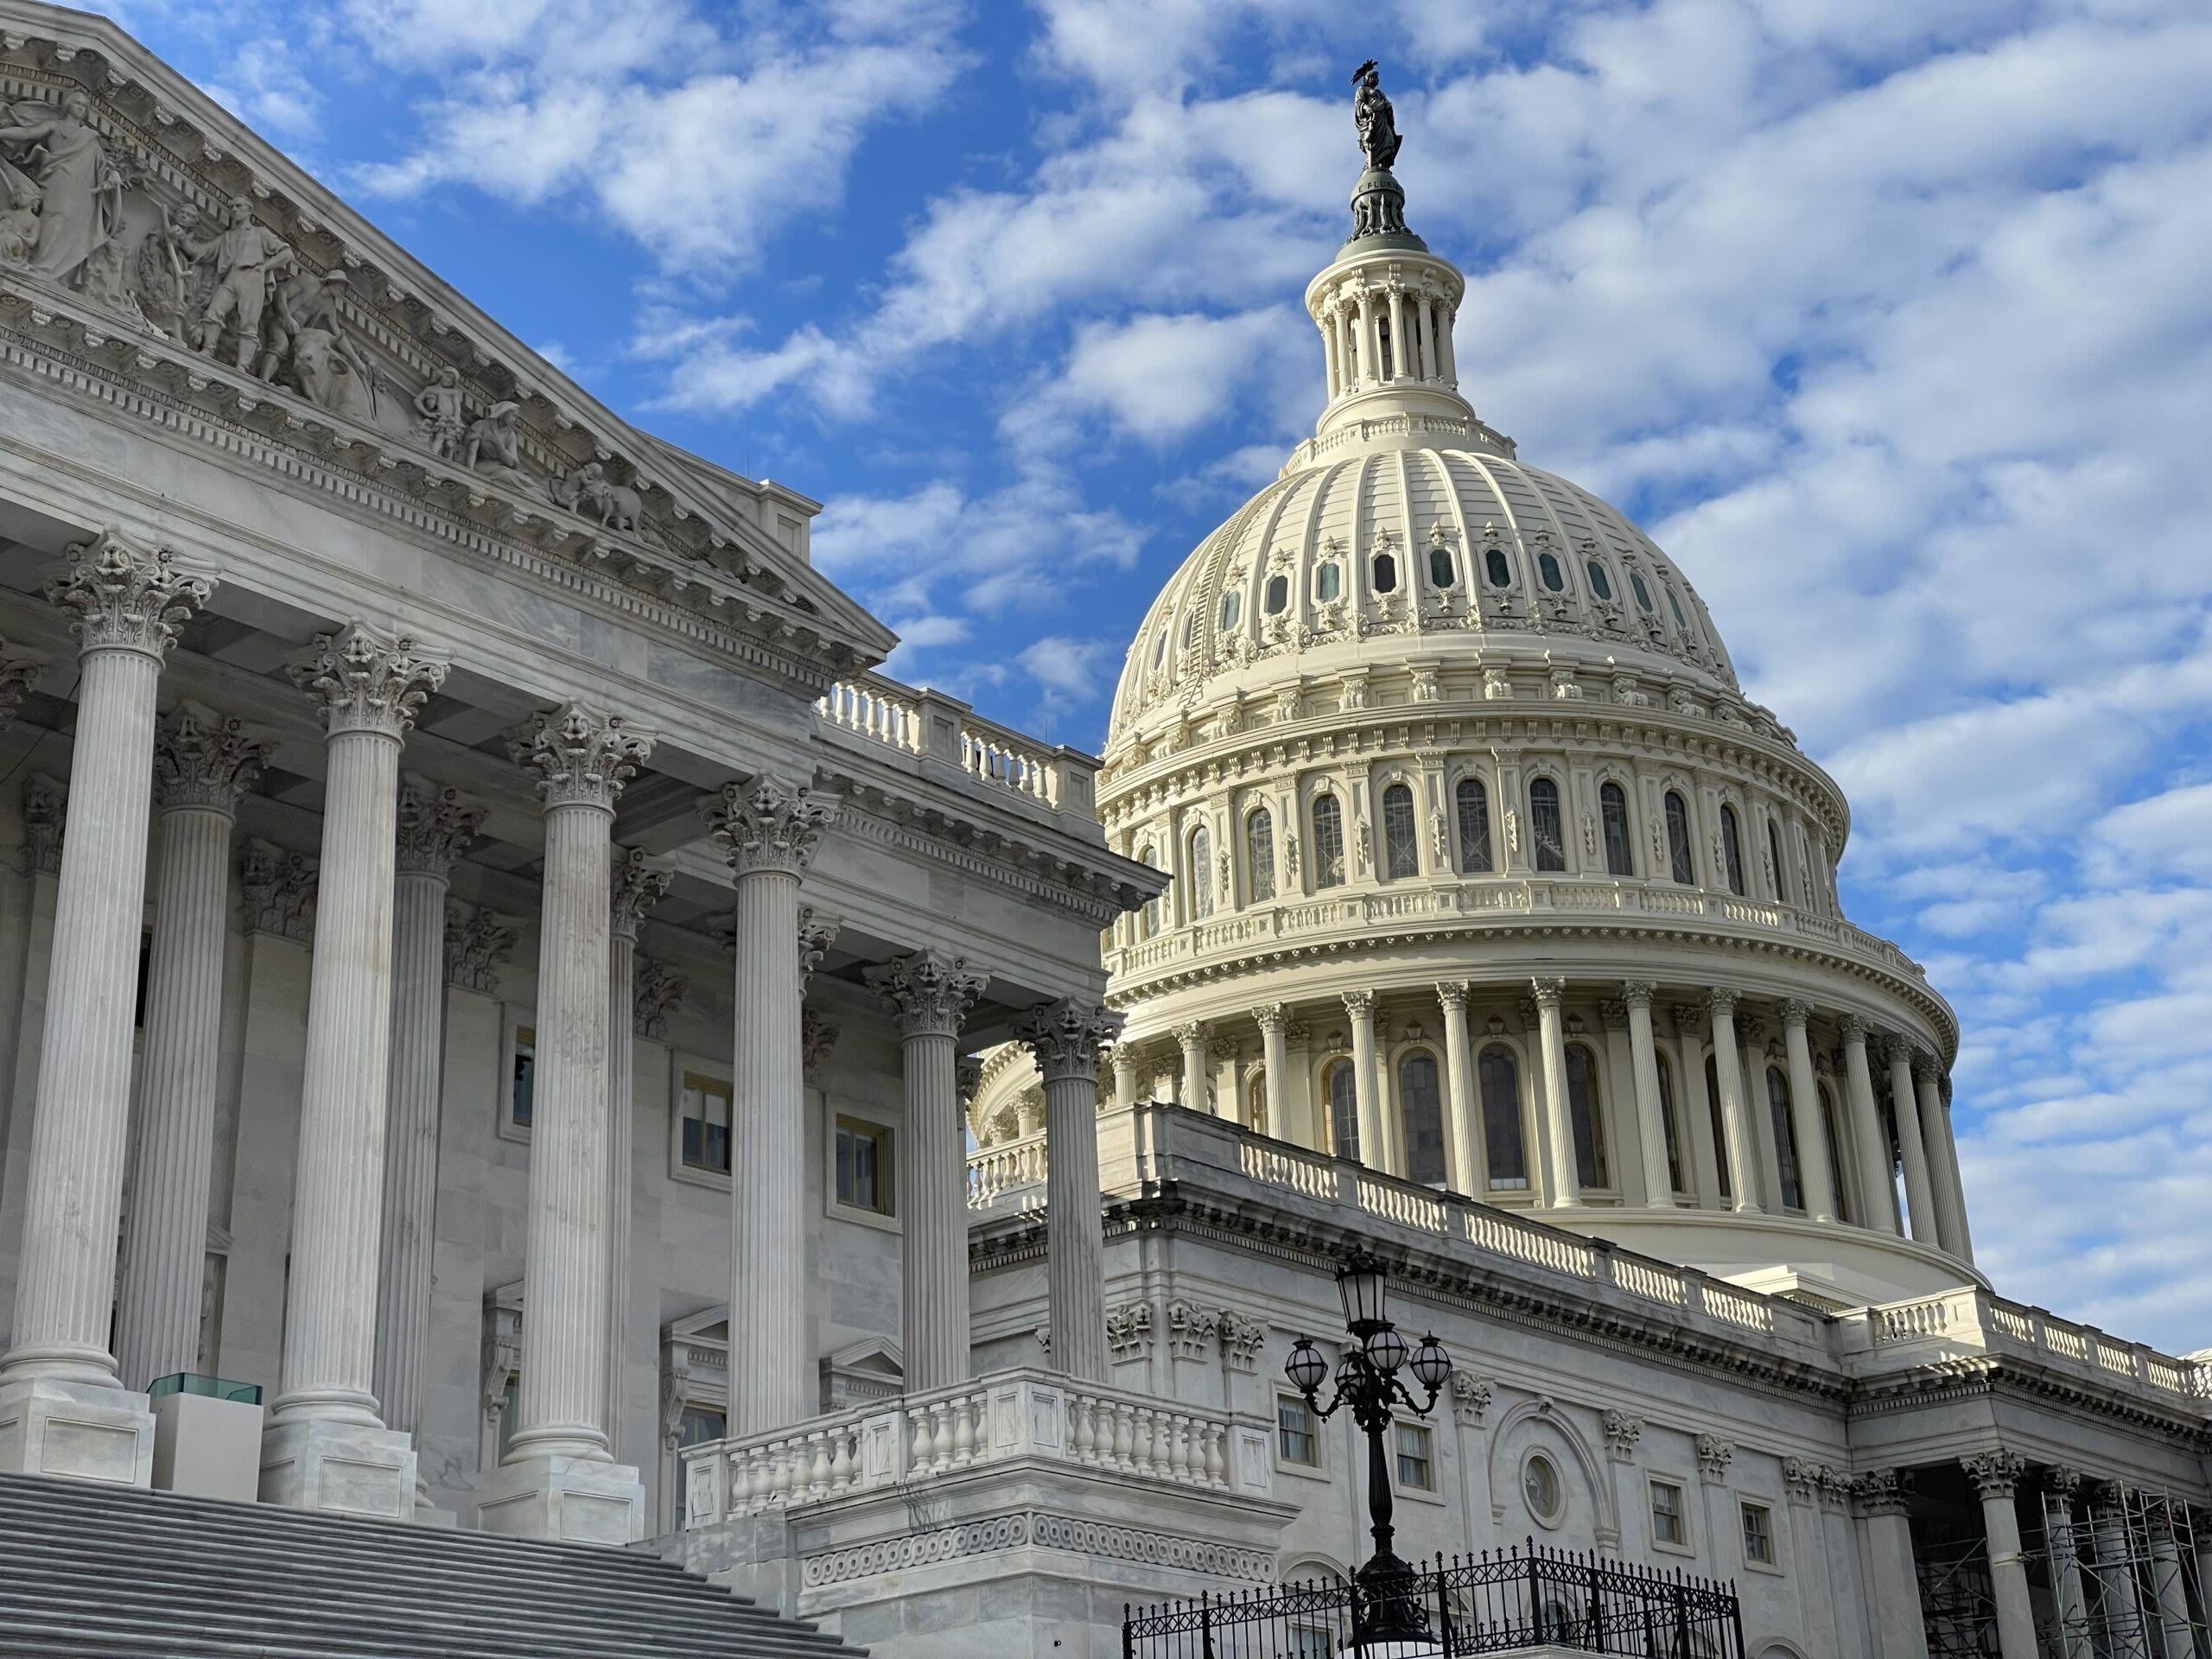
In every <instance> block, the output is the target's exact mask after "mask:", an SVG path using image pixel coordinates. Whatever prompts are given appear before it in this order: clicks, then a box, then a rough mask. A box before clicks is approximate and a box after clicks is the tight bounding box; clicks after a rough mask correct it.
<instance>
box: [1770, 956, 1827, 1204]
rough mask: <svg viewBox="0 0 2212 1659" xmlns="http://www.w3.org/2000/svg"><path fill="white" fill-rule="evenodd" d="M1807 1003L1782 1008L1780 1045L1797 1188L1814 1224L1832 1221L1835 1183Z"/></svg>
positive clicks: (1797, 1002) (1810, 1017)
mask: <svg viewBox="0 0 2212 1659" xmlns="http://www.w3.org/2000/svg"><path fill="white" fill-rule="evenodd" d="M1812 1017H1813V1007H1812V1004H1810V1003H1809V1002H1802V1001H1795V1000H1793V1001H1788V1002H1785V1003H1783V1005H1782V1043H1783V1052H1784V1053H1785V1054H1786V1055H1787V1056H1788V1057H1789V1119H1790V1122H1793V1123H1795V1124H1796V1126H1797V1185H1798V1186H1799V1188H1800V1190H1802V1192H1803V1193H1804V1196H1805V1213H1806V1214H1807V1215H1808V1216H1810V1217H1812V1218H1813V1219H1814V1220H1815V1221H1834V1219H1835V1182H1834V1179H1832V1178H1831V1177H1830V1175H1829V1171H1830V1169H1831V1168H1832V1167H1833V1165H1832V1163H1831V1161H1830V1160H1829V1158H1828V1130H1827V1122H1826V1121H1825V1119H1823V1117H1822V1116H1821V1095H1820V1085H1819V1084H1816V1083H1815V1082H1814V1081H1813V1047H1812V1044H1811V1041H1810V1040H1809V1039H1808V1037H1807V1035H1806V1029H1805V1028H1806V1025H1807V1022H1808V1021H1809V1020H1811V1019H1812Z"/></svg>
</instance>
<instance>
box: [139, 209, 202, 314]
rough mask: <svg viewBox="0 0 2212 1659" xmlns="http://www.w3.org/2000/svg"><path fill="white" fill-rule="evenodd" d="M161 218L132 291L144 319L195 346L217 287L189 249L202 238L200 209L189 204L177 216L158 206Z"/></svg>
mask: <svg viewBox="0 0 2212 1659" xmlns="http://www.w3.org/2000/svg"><path fill="white" fill-rule="evenodd" d="M155 210H156V213H159V214H160V219H159V221H158V222H157V223H156V226H154V228H153V229H152V230H150V231H149V232H146V234H145V237H144V238H143V239H142V240H141V241H140V242H139V244H138V258H137V270H136V271H135V272H134V273H133V278H132V283H133V288H134V291H135V292H136V294H137V300H138V309H139V310H140V312H141V313H143V315H144V316H145V318H146V321H148V322H149V323H151V324H152V325H153V326H154V327H156V328H158V329H159V330H161V332H162V333H163V334H167V335H168V337H169V338H170V339H172V340H181V341H182V342H184V343H185V344H186V345H188V346H189V345H193V344H194V343H195V340H196V339H197V336H198V334H199V323H200V318H201V317H202V316H203V315H206V314H207V302H208V300H209V299H210V298H211V297H212V296H213V293H214V289H215V273H214V271H213V269H212V267H211V265H210V264H209V261H208V260H207V258H206V257H195V256H194V254H193V252H192V251H191V245H192V243H193V242H194V239H195V238H198V236H199V235H200V210H199V208H197V207H194V206H193V205H192V204H191V203H190V202H182V203H180V204H179V205H178V207H176V209H175V212H171V211H170V210H169V209H168V207H164V206H162V204H160V203H159V202H156V204H155Z"/></svg>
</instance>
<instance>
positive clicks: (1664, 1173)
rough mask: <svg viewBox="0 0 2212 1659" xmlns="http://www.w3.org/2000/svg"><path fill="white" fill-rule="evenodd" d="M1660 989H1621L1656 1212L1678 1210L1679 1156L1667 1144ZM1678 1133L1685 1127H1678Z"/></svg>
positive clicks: (1631, 985) (1636, 982) (1632, 985)
mask: <svg viewBox="0 0 2212 1659" xmlns="http://www.w3.org/2000/svg"><path fill="white" fill-rule="evenodd" d="M1657 994H1658V987H1657V986H1656V985H1654V984H1653V983H1652V982H1650V981H1649V980H1648V979H1632V980H1630V981H1629V982H1627V983H1626V984H1624V985H1623V986H1622V987H1621V1001H1622V1002H1623V1003H1624V1004H1625V1005H1626V1007H1627V1008H1628V1057H1629V1076H1630V1082H1631V1084H1633V1086H1634V1088H1635V1090H1636V1128H1637V1135H1638V1136H1639V1138H1640V1139H1641V1141H1642V1142H1643V1187H1644V1198H1643V1201H1644V1203H1645V1204H1646V1205H1648V1206H1649V1207H1650V1208H1651V1209H1654V1210H1672V1209H1674V1208H1675V1179H1674V1173H1673V1171H1674V1166H1675V1158H1676V1157H1678V1156H1679V1155H1680V1154H1679V1153H1670V1151H1669V1147H1668V1144H1667V1114H1666V1110H1665V1109H1664V1107H1663V1106H1662V1104H1661V1103H1660V1098H1659V1048H1658V1045H1657V1044H1656V1042H1655V1041H1654V1040H1653V1038H1652V1034H1651V999H1652V998H1653V997H1654V996H1655V995H1657ZM1675 1131H1676V1133H1677V1134H1679V1133H1680V1132H1681V1125H1680V1124H1676V1125H1675Z"/></svg>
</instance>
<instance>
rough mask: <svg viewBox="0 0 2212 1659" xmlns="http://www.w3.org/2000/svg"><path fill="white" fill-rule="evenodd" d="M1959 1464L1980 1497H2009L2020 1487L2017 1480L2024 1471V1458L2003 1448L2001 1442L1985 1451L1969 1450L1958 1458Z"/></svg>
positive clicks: (2025, 1464)
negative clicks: (1965, 1454)
mask: <svg viewBox="0 0 2212 1659" xmlns="http://www.w3.org/2000/svg"><path fill="white" fill-rule="evenodd" d="M1959 1467H1960V1468H1961V1469H1963V1470H1965V1471H1967V1479H1968V1480H1970V1481H1972V1482H1973V1483H1974V1491H1977V1492H1979V1493H1980V1495H1981V1496H1982V1497H1984V1498H1992V1497H2012V1494H2013V1493H2015V1492H2017V1491H2019V1490H2020V1481H2021V1478H2022V1477H2024V1475H2025V1474H2026V1473H2027V1472H2028V1460H2027V1459H2025V1458H2024V1457H2022V1456H2020V1455H2019V1453H2018V1452H2007V1451H2006V1450H2005V1448H2004V1447H2002V1446H1996V1447H1993V1448H1992V1449H1991V1450H1989V1451H1986V1452H1969V1453H1968V1454H1967V1456H1965V1457H1963V1458H1961V1459H1959Z"/></svg>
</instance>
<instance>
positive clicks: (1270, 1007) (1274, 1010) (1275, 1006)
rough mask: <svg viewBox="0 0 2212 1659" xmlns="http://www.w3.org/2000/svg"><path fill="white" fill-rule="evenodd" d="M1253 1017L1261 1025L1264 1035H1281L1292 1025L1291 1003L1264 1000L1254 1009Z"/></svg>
mask: <svg viewBox="0 0 2212 1659" xmlns="http://www.w3.org/2000/svg"><path fill="white" fill-rule="evenodd" d="M1252 1019H1253V1020H1254V1021H1255V1023H1256V1024H1257V1025H1258V1026H1259V1027H1260V1032H1261V1034H1262V1035H1263V1036H1268V1037H1280V1036H1281V1035H1282V1033H1284V1032H1285V1031H1287V1030H1288V1029H1289V1027H1290V1004H1289V1003H1287V1002H1262V1004H1260V1006H1259V1007H1256V1008H1255V1009H1253V1010H1252Z"/></svg>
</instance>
